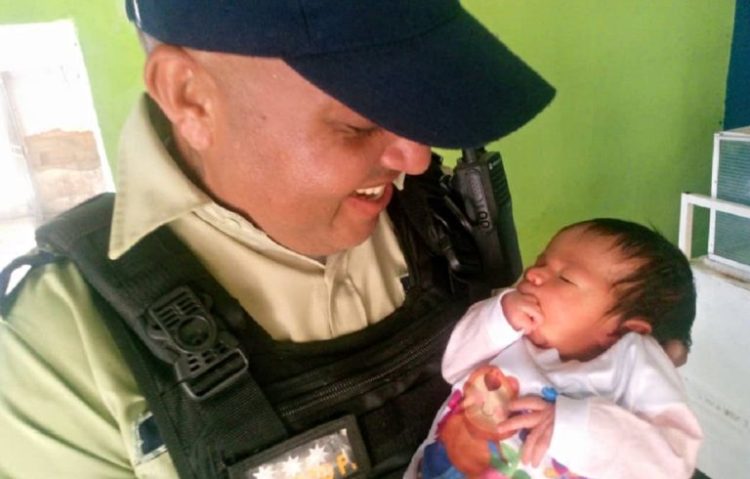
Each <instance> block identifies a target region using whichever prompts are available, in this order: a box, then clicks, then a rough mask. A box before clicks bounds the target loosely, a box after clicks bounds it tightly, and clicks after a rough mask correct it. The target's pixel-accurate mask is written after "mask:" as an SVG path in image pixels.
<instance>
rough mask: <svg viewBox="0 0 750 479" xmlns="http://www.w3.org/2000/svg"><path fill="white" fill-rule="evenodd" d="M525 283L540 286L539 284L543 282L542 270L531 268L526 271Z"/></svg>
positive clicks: (543, 274)
mask: <svg viewBox="0 0 750 479" xmlns="http://www.w3.org/2000/svg"><path fill="white" fill-rule="evenodd" d="M525 277H526V281H528V282H529V283H531V284H533V285H534V286H541V284H542V283H543V282H544V278H545V273H544V270H543V269H542V268H539V267H536V266H532V267H531V268H529V269H527V270H526V274H525Z"/></svg>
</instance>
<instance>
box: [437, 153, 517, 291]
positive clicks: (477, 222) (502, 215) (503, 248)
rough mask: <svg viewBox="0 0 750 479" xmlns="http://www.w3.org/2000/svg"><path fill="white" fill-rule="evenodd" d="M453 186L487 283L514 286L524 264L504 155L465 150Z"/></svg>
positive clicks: (495, 285) (452, 180)
mask: <svg viewBox="0 0 750 479" xmlns="http://www.w3.org/2000/svg"><path fill="white" fill-rule="evenodd" d="M451 186H452V188H453V189H454V190H455V191H456V192H458V193H459V194H460V196H461V198H462V200H463V203H464V204H463V206H464V212H465V215H466V219H467V220H468V223H469V225H470V229H469V231H470V233H471V235H472V237H473V238H474V241H475V242H476V245H477V247H478V249H479V255H480V258H481V260H482V275H483V276H484V278H485V280H486V281H487V282H488V283H489V284H490V285H491V286H492V287H493V288H497V287H503V286H510V285H512V284H513V283H515V281H516V280H517V279H518V277H519V276H520V275H521V271H522V269H523V265H522V262H521V253H520V251H519V248H518V236H517V234H516V226H515V224H514V222H513V210H512V203H511V197H510V190H509V189H508V179H507V178H506V176H505V168H503V162H502V158H501V156H500V153H497V152H488V151H485V149H484V148H471V149H464V150H462V157H461V158H460V159H459V160H458V163H457V164H456V168H455V169H454V170H453V177H452V179H451Z"/></svg>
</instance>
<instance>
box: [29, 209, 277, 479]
mask: <svg viewBox="0 0 750 479" xmlns="http://www.w3.org/2000/svg"><path fill="white" fill-rule="evenodd" d="M112 207H113V196H112V195H103V196H100V197H97V198H95V199H94V200H91V201H89V202H87V203H86V204H84V205H83V206H81V207H79V208H76V209H75V210H72V211H71V212H68V213H66V214H64V215H63V216H61V217H60V218H58V219H56V220H53V221H52V222H51V223H49V224H47V225H45V226H43V227H42V228H40V229H39V230H38V232H37V242H38V244H39V245H40V247H41V248H42V249H43V250H49V251H56V252H63V253H65V254H66V255H67V256H68V257H69V258H71V259H72V260H73V261H74V262H75V264H76V266H77V267H78V268H79V269H80V270H81V272H82V274H83V275H84V277H85V278H86V279H87V281H88V282H89V283H90V284H91V286H92V287H93V289H94V290H95V291H96V292H97V293H98V294H99V295H100V296H101V301H100V303H101V304H100V307H101V308H104V310H105V311H106V309H109V308H113V309H114V310H115V311H116V312H117V314H104V317H105V318H106V319H107V322H108V327H109V328H110V330H111V331H112V332H113V336H114V338H115V340H116V341H117V343H118V346H119V347H120V349H121V351H122V353H123V355H124V356H126V358H125V359H126V361H127V362H128V363H129V364H130V365H131V367H132V369H133V373H134V376H135V377H136V379H137V381H138V382H139V386H140V388H141V391H142V392H143V394H144V395H145V397H146V400H147V402H148V403H149V406H150V408H151V409H152V412H153V414H154V417H155V418H156V421H157V424H159V428H160V432H161V434H162V435H163V439H164V440H165V442H166V443H167V444H168V445H169V446H170V452H171V455H172V458H173V461H174V462H175V466H176V467H177V470H178V472H179V474H180V477H183V478H196V479H201V478H205V477H221V476H222V474H223V471H221V470H218V469H221V468H222V467H224V466H228V465H231V463H233V462H234V461H236V460H239V459H241V458H244V457H246V456H248V455H250V454H252V453H254V452H256V451H258V450H260V449H263V448H266V447H268V446H270V445H272V444H275V443H277V442H279V441H280V440H283V439H284V438H286V436H287V432H286V429H285V427H284V426H283V424H282V423H281V421H280V420H279V418H278V416H277V415H276V413H275V412H274V410H273V409H272V408H271V406H270V404H269V403H268V401H267V400H266V398H265V396H264V395H263V393H262V391H261V390H260V388H259V386H258V385H257V383H256V382H255V381H254V379H253V378H252V377H251V375H250V374H248V373H247V359H246V355H245V353H244V352H243V351H242V349H241V348H240V346H239V344H238V342H237V341H236V339H234V338H233V337H232V336H231V334H230V333H229V332H228V331H229V328H228V327H227V325H226V324H223V323H222V318H220V317H219V316H217V315H214V314H212V313H211V312H210V311H209V310H208V308H207V307H206V306H205V305H203V304H202V302H201V301H200V298H199V297H198V294H200V292H205V293H208V294H209V295H210V296H211V297H212V298H214V300H216V299H217V298H221V299H220V300H221V301H230V300H229V299H228V298H227V295H226V294H225V293H223V290H222V289H221V288H220V287H219V286H218V285H217V284H216V283H215V281H214V280H213V278H211V276H210V275H209V274H208V272H207V271H206V270H205V269H204V268H203V267H202V266H201V265H200V263H199V262H198V261H196V260H195V259H194V256H193V255H192V254H191V253H190V251H189V250H188V249H187V248H186V247H185V246H184V245H183V244H182V243H181V242H180V241H179V240H178V239H177V238H176V237H175V236H174V234H173V233H172V232H171V230H170V229H169V228H160V229H159V230H157V231H156V232H154V233H153V234H150V235H149V236H147V237H146V238H144V239H143V240H142V241H141V242H140V243H139V247H138V248H135V249H133V250H131V251H129V252H128V253H126V254H125V255H124V256H123V257H122V258H120V259H118V260H115V261H111V260H108V259H107V258H106V257H105V256H104V255H102V254H101V252H104V251H107V244H108V242H109V229H110V222H111V218H112ZM96 252H99V253H98V254H97V253H96ZM198 284H199V285H200V289H198V288H196V289H195V290H192V289H191V288H189V287H186V286H185V285H198ZM118 316H120V317H122V318H124V319H125V321H126V322H123V321H120V320H119V319H117V317H118ZM150 354H153V355H155V356H157V357H159V358H160V359H161V360H162V361H163V363H162V364H163V367H161V368H154V364H153V362H148V361H145V360H144V358H147V357H149V355H150ZM186 392H187V393H188V394H186ZM243 421H245V422H247V423H248V424H250V423H252V424H253V428H237V427H231V426H233V425H236V424H237V422H240V423H241V422H243ZM175 444H179V445H181V446H182V447H183V448H184V449H183V450H182V451H175V450H174V445H175ZM194 446H197V447H194ZM193 447H194V448H193ZM206 455H208V456H210V458H209V460H205V459H207V458H206V457H205V456H206ZM207 464H213V467H215V468H216V469H217V470H210V471H209V470H205V469H204V468H205V467H207V466H206V465H207Z"/></svg>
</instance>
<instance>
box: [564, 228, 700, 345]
mask: <svg viewBox="0 0 750 479" xmlns="http://www.w3.org/2000/svg"><path fill="white" fill-rule="evenodd" d="M575 226H583V227H584V228H586V230H587V231H591V232H593V233H596V234H600V235H602V236H605V237H612V238H614V240H615V247H616V248H618V249H619V250H620V252H621V253H622V254H623V255H624V259H626V260H630V259H633V260H636V261H637V262H639V263H640V264H638V266H637V267H636V269H635V270H634V271H633V272H632V273H630V274H629V275H627V276H626V277H624V278H621V279H620V280H618V281H617V283H616V284H615V288H616V293H615V294H616V297H617V304H616V305H615V306H614V307H613V308H612V310H611V311H610V312H611V313H615V314H619V315H620V319H621V321H625V320H627V319H630V318H635V317H641V318H642V319H645V320H646V321H648V322H649V323H650V324H651V327H652V329H653V331H652V334H653V336H654V337H655V338H656V339H657V340H658V341H659V342H662V343H663V342H665V341H667V340H670V339H678V340H680V341H682V342H683V343H684V344H685V345H686V346H688V347H689V346H690V342H691V340H690V328H691V327H692V325H693V320H694V319H695V285H694V283H693V273H692V271H691V270H690V263H689V262H688V259H687V258H686V257H685V255H684V254H682V252H681V251H680V250H679V249H678V248H677V247H676V246H675V245H673V244H672V243H670V242H669V241H668V240H667V239H666V238H665V237H664V236H662V235H661V234H660V233H659V232H658V231H655V230H653V229H650V228H647V227H645V226H643V225H640V224H638V223H633V222H632V221H625V220H619V219H613V218H596V219H593V220H587V221H582V222H580V223H576V224H573V225H570V226H567V227H565V228H564V229H569V228H572V227H575Z"/></svg>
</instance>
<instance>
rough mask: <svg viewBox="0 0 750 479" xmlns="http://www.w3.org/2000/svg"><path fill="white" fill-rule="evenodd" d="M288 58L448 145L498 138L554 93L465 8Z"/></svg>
mask: <svg viewBox="0 0 750 479" xmlns="http://www.w3.org/2000/svg"><path fill="white" fill-rule="evenodd" d="M284 61H286V63H287V64H289V66H291V67H292V68H293V69H295V70H296V71H297V72H298V73H299V74H301V75H302V76H303V77H305V78H306V79H307V80H308V81H310V82H311V83H313V84H314V85H316V86H317V87H318V88H320V89H321V90H323V91H325V92H326V93H328V94H329V95H331V96H332V97H334V98H336V99H337V100H339V101H341V102H342V103H344V104H345V105H347V106H348V107H350V108H352V109H353V110H354V111H356V112H358V113H359V114H361V115H363V116H365V117H367V118H369V119H370V120H371V121H373V122H375V123H377V124H379V125H380V126H382V127H384V128H386V129H388V130H390V131H392V132H394V133H396V134H398V135H400V136H403V137H405V138H409V139H411V140H414V141H418V142H420V143H423V144H426V145H430V146H436V147H444V148H467V147H476V146H480V145H484V144H486V143H489V142H490V141H493V140H496V139H498V138H501V137H503V136H505V135H507V134H508V133H510V132H512V131H514V130H516V129H518V128H519V127H521V126H522V125H524V124H525V123H526V122H528V121H529V120H531V119H532V118H533V117H534V116H536V114H537V113H539V112H540V111H541V110H542V109H544V107H545V106H547V104H548V103H549V102H550V101H551V100H552V98H553V97H554V94H555V91H554V88H552V86H551V85H549V84H548V83H547V82H546V81H545V80H544V79H543V78H542V77H541V76H539V75H538V74H537V73H536V72H535V71H534V70H532V69H531V68H530V67H529V66H528V65H526V63H524V62H523V61H522V60H521V59H520V58H518V57H517V56H516V55H515V54H513V53H512V52H511V51H510V50H509V49H508V48H507V47H506V46H505V45H503V44H502V43H501V42H500V41H499V40H498V39H497V38H495V36H494V35H492V33H490V32H489V31H488V30H487V29H486V28H484V26H482V25H481V24H480V23H479V22H478V21H477V20H476V19H474V18H473V17H472V16H471V15H469V14H468V13H467V12H466V11H464V10H461V11H460V14H458V15H457V16H456V17H454V18H453V19H452V20H451V21H449V22H447V23H445V24H443V25H441V26H440V27H438V28H435V29H433V30H431V31H430V32H427V33H425V34H424V35H421V36H419V37H416V38H411V39H409V40H408V41H402V42H398V43H395V44H390V45H383V46H379V47H368V48H366V49H361V50H357V51H348V52H338V53H326V54H319V55H309V56H300V57H296V58H285V59H284Z"/></svg>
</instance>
